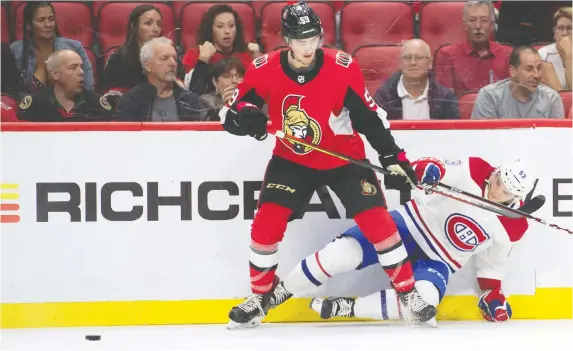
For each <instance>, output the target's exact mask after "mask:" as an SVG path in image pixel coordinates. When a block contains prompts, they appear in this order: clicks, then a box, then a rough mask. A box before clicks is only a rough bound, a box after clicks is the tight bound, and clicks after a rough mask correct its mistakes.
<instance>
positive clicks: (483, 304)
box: [478, 289, 511, 322]
mask: <svg viewBox="0 0 573 351" xmlns="http://www.w3.org/2000/svg"><path fill="white" fill-rule="evenodd" d="M478 307H479V308H480V309H481V311H482V314H483V318H485V319H486V320H488V321H490V322H504V321H507V320H509V319H511V306H509V303H508V302H507V301H506V300H505V296H504V295H503V291H501V289H494V290H491V291H488V292H486V293H484V294H483V295H482V296H480V298H479V302H478Z"/></svg>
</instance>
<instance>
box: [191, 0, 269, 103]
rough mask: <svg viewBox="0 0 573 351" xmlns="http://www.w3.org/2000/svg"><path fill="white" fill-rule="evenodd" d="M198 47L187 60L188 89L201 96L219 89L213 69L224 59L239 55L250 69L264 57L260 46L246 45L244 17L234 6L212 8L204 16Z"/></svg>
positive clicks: (221, 5) (222, 5)
mask: <svg viewBox="0 0 573 351" xmlns="http://www.w3.org/2000/svg"><path fill="white" fill-rule="evenodd" d="M197 45H198V47H196V48H193V49H191V50H189V51H188V52H187V53H186V54H185V56H184V57H183V65H184V66H185V72H187V75H186V76H185V86H187V87H189V91H193V92H195V93H197V94H199V95H201V94H205V93H210V92H212V91H214V90H215V87H214V86H213V83H212V81H211V79H209V78H210V77H209V70H210V69H211V68H212V66H213V65H214V64H215V63H217V62H218V61H220V60H221V59H223V58H226V57H229V56H236V57H237V58H239V59H240V60H241V61H242V62H243V66H245V67H249V64H250V63H251V61H252V60H253V59H254V58H256V57H259V56H260V55H261V50H260V48H259V45H258V44H256V43H248V44H246V43H245V38H244V34H243V24H242V22H241V18H240V17H239V15H238V14H237V12H236V11H235V10H233V8H232V7H230V6H229V5H226V4H219V5H215V6H213V7H211V8H210V9H209V10H208V11H207V12H206V13H205V15H204V16H203V20H202V22H201V26H200V27H199V35H198V37H197Z"/></svg>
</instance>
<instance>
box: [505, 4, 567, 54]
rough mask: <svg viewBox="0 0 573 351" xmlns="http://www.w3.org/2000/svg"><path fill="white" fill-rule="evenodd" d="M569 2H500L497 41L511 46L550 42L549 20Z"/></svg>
mask: <svg viewBox="0 0 573 351" xmlns="http://www.w3.org/2000/svg"><path fill="white" fill-rule="evenodd" d="M566 6H571V1H547V0H544V1H502V4H501V7H500V10H499V28H498V32H497V40H498V41H499V42H501V43H506V44H508V45H512V46H521V45H532V44H533V43H540V42H549V41H551V40H552V31H551V18H552V16H553V14H554V13H555V11H557V10H558V9H559V8H560V7H566Z"/></svg>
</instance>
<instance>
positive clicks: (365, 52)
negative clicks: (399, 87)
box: [352, 44, 402, 96]
mask: <svg viewBox="0 0 573 351" xmlns="http://www.w3.org/2000/svg"><path fill="white" fill-rule="evenodd" d="M401 49H402V47H401V46H400V45H377V44H366V45H362V46H360V47H358V48H357V49H356V50H354V52H353V53H352V56H353V57H354V59H356V61H357V62H358V64H359V65H360V68H361V69H362V74H363V75H364V82H365V84H366V88H367V89H368V91H369V92H370V95H372V96H374V95H375V93H376V90H377V89H378V88H379V87H380V86H381V85H382V84H383V83H384V82H385V81H386V80H387V79H388V77H390V76H391V75H393V74H394V73H396V72H398V69H399V64H400V50H401Z"/></svg>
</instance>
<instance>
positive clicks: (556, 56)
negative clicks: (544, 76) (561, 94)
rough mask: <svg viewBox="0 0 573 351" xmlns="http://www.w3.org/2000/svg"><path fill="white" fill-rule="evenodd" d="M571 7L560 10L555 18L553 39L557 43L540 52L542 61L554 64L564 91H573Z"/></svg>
mask: <svg viewBox="0 0 573 351" xmlns="http://www.w3.org/2000/svg"><path fill="white" fill-rule="evenodd" d="M571 12H572V8H571V7H562V8H560V9H559V10H558V11H557V12H556V13H555V15H554V16H553V38H554V39H555V43H553V44H550V45H547V46H545V47H543V48H541V50H539V55H541V59H542V60H544V61H547V62H550V63H552V64H553V68H554V69H555V72H556V74H557V77H558V78H559V82H560V83H561V88H562V89H564V90H567V89H571V87H573V84H571V70H572V69H573V68H572V66H571V48H572V45H573V44H572V43H571V34H572V33H571V32H572V25H571Z"/></svg>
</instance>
